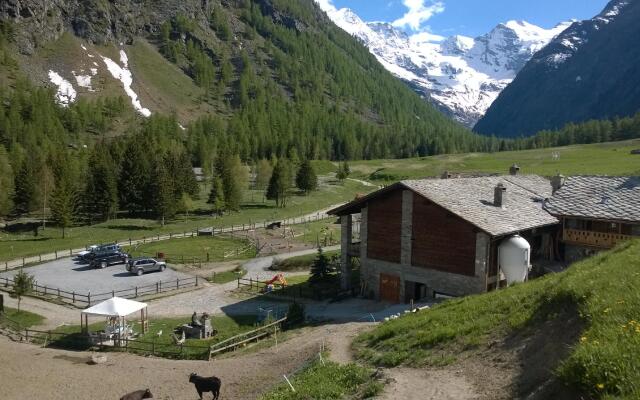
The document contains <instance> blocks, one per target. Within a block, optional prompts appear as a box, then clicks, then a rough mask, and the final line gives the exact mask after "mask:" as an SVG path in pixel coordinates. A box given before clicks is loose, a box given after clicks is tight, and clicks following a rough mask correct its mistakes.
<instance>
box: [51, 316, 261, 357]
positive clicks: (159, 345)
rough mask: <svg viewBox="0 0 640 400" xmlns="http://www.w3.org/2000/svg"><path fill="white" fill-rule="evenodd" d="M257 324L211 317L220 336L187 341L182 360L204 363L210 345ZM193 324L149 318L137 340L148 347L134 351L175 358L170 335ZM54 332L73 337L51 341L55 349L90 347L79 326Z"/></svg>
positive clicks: (98, 325) (250, 319)
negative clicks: (152, 351) (179, 328)
mask: <svg viewBox="0 0 640 400" xmlns="http://www.w3.org/2000/svg"><path fill="white" fill-rule="evenodd" d="M256 321H257V317H256V316H252V315H244V316H236V317H233V318H231V317H227V316H214V317H211V325H212V326H213V328H214V329H217V330H218V334H217V335H216V336H214V337H212V338H210V339H203V340H198V339H187V340H186V341H185V346H192V347H185V348H184V349H183V351H182V353H181V357H182V358H193V359H202V358H203V357H204V356H205V355H207V356H208V354H209V351H208V347H209V346H210V345H212V344H215V343H218V342H221V341H223V340H225V339H228V338H230V337H232V336H235V335H238V334H240V333H242V332H247V331H250V330H252V329H255V324H256ZM127 322H128V323H129V324H130V325H133V330H134V332H140V322H139V321H136V320H135V319H131V320H130V321H127ZM190 322H191V317H190V316H188V317H187V316H185V317H176V318H150V320H149V332H147V333H146V334H145V335H142V336H140V337H139V338H138V340H140V341H143V342H149V343H135V344H132V345H131V348H133V347H135V348H136V349H139V350H140V351H139V352H140V353H141V354H146V353H150V352H151V350H152V347H154V348H155V351H156V352H157V353H158V355H161V356H163V355H164V356H166V357H170V358H171V357H172V356H175V355H176V352H177V351H179V348H176V346H173V340H172V338H171V333H173V330H174V328H175V327H177V326H179V325H182V324H185V323H190ZM104 327H105V322H104V321H101V322H94V323H91V324H90V325H89V330H90V331H92V332H95V331H98V330H103V329H104ZM53 332H56V333H66V334H70V336H67V337H66V338H63V339H58V340H54V341H52V342H51V345H52V346H54V347H61V348H71V349H84V348H86V347H87V344H86V342H85V341H83V340H82V336H81V334H80V326H79V325H66V326H61V327H59V328H57V329H56V330H54V331H53ZM159 332H162V334H161V335H158V333H159ZM150 342H153V343H155V345H152V344H151V343H150ZM134 352H135V350H134Z"/></svg>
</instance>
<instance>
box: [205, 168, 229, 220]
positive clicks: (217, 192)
mask: <svg viewBox="0 0 640 400" xmlns="http://www.w3.org/2000/svg"><path fill="white" fill-rule="evenodd" d="M207 204H211V208H212V209H213V212H214V213H216V214H220V213H221V212H222V211H223V210H224V206H225V201H224V189H223V186H222V180H221V179H220V178H218V177H217V176H215V175H214V176H213V178H212V179H211V191H210V192H209V199H208V200H207Z"/></svg>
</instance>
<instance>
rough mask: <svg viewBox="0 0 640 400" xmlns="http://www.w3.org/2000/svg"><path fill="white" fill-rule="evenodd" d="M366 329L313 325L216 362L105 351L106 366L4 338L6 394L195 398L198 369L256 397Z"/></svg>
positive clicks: (226, 395) (227, 390)
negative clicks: (147, 392)
mask: <svg viewBox="0 0 640 400" xmlns="http://www.w3.org/2000/svg"><path fill="white" fill-rule="evenodd" d="M365 327H366V326H365V325H364V324H362V325H358V324H344V325H327V326H323V327H317V328H309V329H305V330H304V334H299V335H295V336H293V337H291V339H290V340H288V341H286V342H284V343H282V344H281V345H279V346H278V347H277V349H276V348H275V347H270V348H265V349H261V350H259V351H257V352H255V353H247V354H243V355H239V356H237V357H227V358H222V359H219V360H213V361H211V362H207V361H183V360H166V359H160V358H152V357H140V356H134V355H131V354H123V353H106V354H107V357H108V361H107V363H106V364H101V365H88V364H87V363H86V362H87V360H88V359H89V357H90V355H91V353H88V352H72V351H63V350H55V349H48V348H44V349H43V348H39V347H37V346H33V345H27V344H19V343H14V342H11V341H9V340H8V339H6V338H4V337H0V354H2V363H0V376H2V382H3V383H2V398H3V399H6V400H14V399H15V400H18V399H24V398H47V399H52V400H58V399H60V400H62V399H68V398H80V399H87V398H91V399H117V398H120V396H122V395H123V394H125V393H127V392H129V391H132V390H137V389H141V388H147V387H149V388H150V389H151V391H152V392H153V393H154V395H155V396H156V397H155V398H157V399H171V400H174V399H175V400H179V399H189V400H192V399H194V400H195V399H197V398H198V397H197V393H196V391H195V390H194V388H193V386H192V385H191V384H189V383H188V375H189V373H191V372H196V373H199V374H202V375H212V374H215V375H216V376H218V377H220V378H221V379H222V382H223V385H222V393H221V399H224V400H231V399H238V400H247V399H255V398H258V397H259V396H260V395H261V394H262V393H264V392H265V391H267V390H268V389H269V388H270V387H271V386H273V385H275V384H278V383H280V382H282V375H283V374H290V373H291V372H293V371H295V370H297V369H298V368H299V367H300V366H302V365H304V364H305V363H306V362H307V361H308V360H310V359H312V358H313V357H315V356H316V355H317V353H318V351H319V349H320V345H321V343H322V341H323V340H324V341H325V343H326V345H327V346H328V347H330V348H335V349H336V350H335V352H332V353H334V354H336V355H337V357H338V358H339V359H345V358H346V357H348V356H347V354H346V353H345V351H344V348H343V346H342V345H341V343H342V342H343V338H342V337H340V336H344V338H349V337H353V336H355V335H356V334H357V332H358V331H359V330H360V329H363V328H365ZM344 340H349V339H344ZM349 341H350V340H349Z"/></svg>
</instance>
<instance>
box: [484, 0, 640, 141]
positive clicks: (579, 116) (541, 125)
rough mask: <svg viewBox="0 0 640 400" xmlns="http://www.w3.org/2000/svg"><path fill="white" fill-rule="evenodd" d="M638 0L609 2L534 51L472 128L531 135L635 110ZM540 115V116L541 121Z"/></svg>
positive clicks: (639, 100)
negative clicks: (600, 10) (588, 17)
mask: <svg viewBox="0 0 640 400" xmlns="http://www.w3.org/2000/svg"><path fill="white" fill-rule="evenodd" d="M638 21H640V1H632V0H612V1H610V2H609V3H608V4H607V6H606V7H605V8H604V9H603V11H602V12H601V13H599V14H598V15H596V16H595V17H593V18H591V19H587V20H584V21H578V22H576V23H574V24H572V25H571V27H569V28H568V29H566V30H565V31H564V32H562V33H561V34H560V35H558V36H557V37H556V38H555V39H553V40H552V41H551V42H550V43H549V44H548V45H547V46H545V47H544V49H542V50H540V51H539V52H537V53H536V54H535V55H534V56H533V57H532V58H531V60H530V61H529V62H528V63H527V64H526V65H525V66H524V67H523V68H522V70H521V71H520V72H519V73H518V76H517V77H516V79H514V81H513V82H512V83H511V84H510V85H509V87H508V88H506V89H505V90H504V91H503V92H502V93H501V94H500V96H499V97H498V98H497V99H496V101H495V102H494V103H493V104H492V105H491V107H490V108H489V110H487V112H486V113H485V115H484V117H483V118H482V119H480V121H478V123H477V124H476V126H475V128H474V129H475V130H476V131H477V132H479V133H483V134H495V135H497V136H512V137H513V136H522V135H531V134H534V133H536V132H539V131H541V130H547V129H559V128H562V127H563V126H564V125H566V124H568V123H570V122H583V121H588V120H592V119H609V118H612V117H615V116H619V117H622V116H630V115H633V114H635V113H636V112H638V110H639V109H640V91H639V90H638V88H639V87H640V68H638V65H640V46H638V38H639V37H640V24H638ZM541 116H544V117H541Z"/></svg>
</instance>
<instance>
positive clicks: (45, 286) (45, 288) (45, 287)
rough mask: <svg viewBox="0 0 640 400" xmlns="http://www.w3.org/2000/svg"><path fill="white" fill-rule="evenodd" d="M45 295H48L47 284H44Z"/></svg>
mask: <svg viewBox="0 0 640 400" xmlns="http://www.w3.org/2000/svg"><path fill="white" fill-rule="evenodd" d="M44 295H45V296H46V295H47V285H44Z"/></svg>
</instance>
